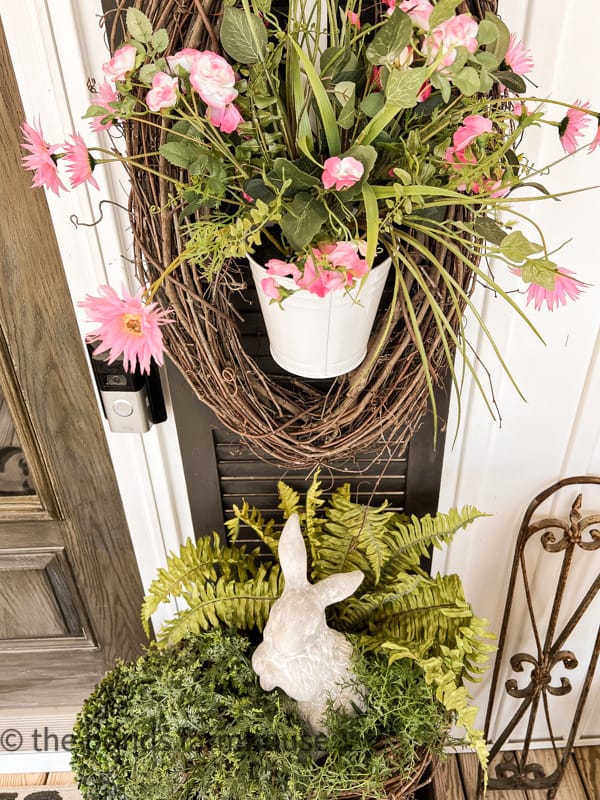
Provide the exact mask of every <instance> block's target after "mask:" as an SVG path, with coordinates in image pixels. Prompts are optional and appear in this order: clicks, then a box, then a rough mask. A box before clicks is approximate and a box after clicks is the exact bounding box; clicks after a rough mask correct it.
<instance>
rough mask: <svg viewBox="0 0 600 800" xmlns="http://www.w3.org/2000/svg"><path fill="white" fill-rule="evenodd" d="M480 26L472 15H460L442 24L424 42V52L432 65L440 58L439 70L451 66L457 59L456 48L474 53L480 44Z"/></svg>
mask: <svg viewBox="0 0 600 800" xmlns="http://www.w3.org/2000/svg"><path fill="white" fill-rule="evenodd" d="M478 30H479V26H478V24H477V22H476V21H475V20H474V19H473V17H471V15H470V14H458V15H457V16H454V17H450V18H449V19H447V20H445V21H444V22H441V23H440V24H439V25H438V26H437V27H435V28H434V29H433V30H432V31H431V32H430V33H429V35H428V36H426V37H425V39H424V40H423V51H424V53H425V54H426V55H427V56H428V59H427V61H428V63H429V64H432V63H433V62H434V61H436V60H437V59H438V57H439V59H440V60H439V64H438V66H437V69H438V70H440V69H443V68H444V67H448V66H450V64H452V63H453V62H454V60H455V59H456V48H457V47H465V48H466V49H467V50H468V51H469V53H474V52H475V51H476V50H477V48H478V46H479V43H478V42H477V32H478Z"/></svg>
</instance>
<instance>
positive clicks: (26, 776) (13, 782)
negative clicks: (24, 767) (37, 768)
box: [0, 772, 47, 787]
mask: <svg viewBox="0 0 600 800" xmlns="http://www.w3.org/2000/svg"><path fill="white" fill-rule="evenodd" d="M46 778H47V773H46V772H28V773H18V772H16V773H15V774H14V775H0V786H2V787H6V786H9V787H13V786H44V785H45V783H46Z"/></svg>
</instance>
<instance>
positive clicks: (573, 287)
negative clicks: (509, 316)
mask: <svg viewBox="0 0 600 800" xmlns="http://www.w3.org/2000/svg"><path fill="white" fill-rule="evenodd" d="M573 274H574V273H573V272H571V270H570V269H563V270H560V271H557V272H556V279H555V282H554V289H545V288H544V287H543V286H539V285H538V284H537V283H530V284H529V288H528V289H527V305H529V303H531V302H532V301H533V303H534V306H535V310H536V311H539V310H540V309H541V307H542V306H543V305H544V302H545V303H546V305H547V306H548V310H549V311H552V310H553V309H554V308H555V307H556V308H558V306H559V305H563V306H564V305H566V304H567V298H568V297H569V298H570V299H571V300H577V298H578V297H579V295H580V294H581V292H582V291H583V286H584V284H583V283H582V282H581V281H580V280H577V278H572V277H571V276H572V275H573Z"/></svg>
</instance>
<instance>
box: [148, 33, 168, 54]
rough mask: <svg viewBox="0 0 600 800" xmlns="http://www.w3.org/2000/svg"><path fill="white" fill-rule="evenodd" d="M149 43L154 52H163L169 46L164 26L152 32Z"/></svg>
mask: <svg viewBox="0 0 600 800" xmlns="http://www.w3.org/2000/svg"><path fill="white" fill-rule="evenodd" d="M151 44H152V47H153V49H154V52H155V53H164V51H165V50H166V49H167V47H168V46H169V34H168V33H167V30H166V28H160V29H159V30H157V31H156V33H154V34H153V36H152V41H151Z"/></svg>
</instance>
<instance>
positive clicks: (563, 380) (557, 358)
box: [434, 0, 600, 743]
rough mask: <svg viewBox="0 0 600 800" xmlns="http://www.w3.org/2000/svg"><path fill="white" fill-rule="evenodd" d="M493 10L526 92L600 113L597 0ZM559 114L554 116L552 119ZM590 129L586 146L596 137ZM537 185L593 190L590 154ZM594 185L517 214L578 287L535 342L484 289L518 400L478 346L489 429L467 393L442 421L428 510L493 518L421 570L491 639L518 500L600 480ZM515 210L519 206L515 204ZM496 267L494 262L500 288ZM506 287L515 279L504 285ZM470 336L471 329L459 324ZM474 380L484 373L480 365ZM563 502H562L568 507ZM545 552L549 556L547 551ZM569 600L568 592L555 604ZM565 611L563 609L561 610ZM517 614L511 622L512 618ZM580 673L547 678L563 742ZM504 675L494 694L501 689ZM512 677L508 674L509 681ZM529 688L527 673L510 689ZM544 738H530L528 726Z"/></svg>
mask: <svg viewBox="0 0 600 800" xmlns="http://www.w3.org/2000/svg"><path fill="white" fill-rule="evenodd" d="M500 13H501V15H502V16H503V18H504V19H505V20H506V22H507V24H508V25H509V27H511V29H512V30H516V31H518V32H519V33H520V34H524V38H525V41H526V44H527V45H528V46H529V47H530V48H531V49H532V51H533V55H534V59H535V64H536V68H535V71H534V73H533V75H532V77H533V79H534V80H535V82H536V84H538V88H537V89H532V94H536V95H537V96H540V97H543V96H550V97H553V98H555V99H562V100H567V101H570V102H573V101H575V100H581V101H583V100H590V101H591V103H592V106H593V107H595V108H598V109H599V110H600V89H599V88H598V84H597V67H596V59H597V47H598V43H597V33H598V31H599V30H600V4H598V3H597V2H596V0H580V1H579V2H578V3H548V2H534V0H530V1H529V2H523V0H501V4H500ZM561 116H562V114H561V112H560V111H557V112H556V116H555V117H553V118H556V119H560V117H561ZM594 126H595V123H592V124H590V126H589V130H590V131H591V134H590V138H591V136H592V135H593V133H594V132H595V127H594ZM530 140H531V141H532V145H531V147H528V148H527V152H528V154H529V156H530V158H531V159H532V160H533V161H534V162H535V163H536V164H538V165H541V164H543V163H547V162H549V161H552V160H555V159H558V158H560V157H561V147H560V145H559V143H558V137H557V136H556V134H555V131H554V130H549V129H548V130H545V131H544V132H543V133H542V134H541V135H536V136H535V137H533V139H532V138H531V137H529V138H528V140H527V141H530ZM542 182H544V183H545V185H546V186H547V187H548V188H549V189H550V190H551V191H555V192H557V191H564V190H566V189H570V188H572V187H575V186H589V185H592V184H595V185H600V153H599V152H595V153H592V154H588V153H587V151H586V152H584V153H581V154H579V155H578V156H577V157H576V158H574V159H569V161H568V162H567V163H566V164H565V163H563V164H559V165H558V166H557V167H556V169H554V170H553V171H552V174H551V175H550V176H546V177H544V178H542ZM598 208H600V190H597V191H596V192H590V193H584V194H579V195H575V196H571V197H568V198H564V199H562V200H561V201H560V202H554V201H552V200H548V201H544V202H539V203H535V204H529V209H528V213H529V214H530V216H533V217H534V218H535V219H536V221H537V222H539V223H540V224H541V226H542V229H543V231H544V232H545V234H546V237H547V242H548V247H549V249H551V250H552V249H554V248H557V247H559V246H560V245H561V244H562V243H563V242H565V241H566V240H568V239H571V238H572V239H573V241H571V242H570V243H569V244H567V245H566V246H565V247H564V248H563V249H562V250H561V251H560V252H559V253H557V254H556V257H555V258H556V260H557V261H558V262H559V264H560V265H561V266H563V267H566V268H568V269H572V270H574V271H575V272H576V273H577V275H578V276H579V277H580V279H581V280H583V281H585V282H587V283H589V284H590V286H589V288H588V289H587V290H586V292H585V294H584V295H583V296H582V297H581V298H580V299H579V300H578V301H577V302H576V303H571V304H570V305H569V306H568V307H565V308H560V309H558V310H555V311H554V312H552V313H549V312H548V311H543V312H535V311H531V316H532V318H533V319H534V322H535V324H536V326H537V328H538V330H539V332H540V333H541V335H542V336H543V338H544V340H545V342H546V346H545V347H544V346H543V345H542V344H540V342H539V341H537V340H536V338H535V337H534V336H533V335H531V334H530V333H529V332H528V331H527V329H526V327H525V326H524V324H523V323H522V321H520V320H519V319H518V318H517V316H516V315H515V314H513V313H510V312H508V311H507V309H506V308H505V307H504V304H503V303H502V301H500V300H498V299H496V298H494V297H492V296H491V295H490V294H489V293H488V294H487V295H486V296H482V295H483V294H485V293H483V292H481V293H480V302H481V304H482V306H483V309H484V314H485V318H486V320H487V321H488V323H489V325H490V327H491V328H492V330H493V331H494V335H495V338H496V341H497V342H498V344H499V345H500V347H501V350H502V352H503V354H504V355H505V357H506V361H507V363H508V365H509V367H510V369H511V372H512V374H513V375H514V377H515V379H516V380H517V382H518V384H519V387H520V388H521V390H522V391H523V393H524V395H525V397H526V399H527V402H526V403H524V402H522V401H521V400H520V398H519V397H518V396H517V395H516V393H515V391H514V389H513V388H512V386H511V385H510V382H509V380H508V379H507V377H506V376H505V375H503V374H502V373H501V370H500V368H499V367H498V366H497V364H496V363H494V359H493V356H492V355H490V353H489V348H486V347H485V345H484V343H480V347H481V352H482V353H483V354H484V363H485V364H486V366H487V367H488V369H489V370H490V371H491V372H492V379H493V385H494V388H495V397H496V400H497V403H498V407H499V410H500V413H501V417H502V423H501V425H499V424H498V423H494V422H493V421H492V420H491V419H490V417H489V415H488V414H487V412H486V410H485V408H484V407H483V403H482V401H481V399H480V398H479V397H478V396H477V394H476V392H475V391H474V390H473V389H472V388H471V390H470V391H469V392H468V393H466V394H465V399H464V403H463V409H462V426H461V428H460V430H459V434H458V439H457V441H456V443H455V444H454V446H452V438H453V432H454V428H455V424H456V404H455V403H454V406H453V412H452V414H453V418H452V419H451V420H450V424H449V432H450V436H449V440H448V444H447V449H446V453H445V457H444V470H443V476H442V490H441V497H440V508H441V509H445V508H447V507H450V506H452V505H455V504H462V503H473V504H475V505H477V506H479V508H481V509H482V510H485V511H487V512H489V513H491V514H493V515H494V516H493V517H492V518H490V519H485V520H481V521H480V522H478V523H477V524H476V525H475V526H473V528H472V530H471V531H469V532H468V533H464V534H461V535H460V536H459V537H458V538H457V540H456V542H455V543H454V544H453V545H452V547H450V548H449V549H448V550H447V551H446V552H444V553H441V554H438V555H436V558H435V561H434V567H435V568H436V569H440V570H444V571H445V570H448V571H456V572H458V573H460V575H461V577H462V578H463V581H464V583H465V587H466V592H467V596H468V597H469V599H471V600H472V602H473V604H474V606H475V609H476V611H477V613H479V614H481V615H482V616H485V617H487V618H488V619H489V620H490V623H491V627H492V629H493V630H494V631H496V632H498V631H499V629H500V623H501V614H502V608H503V605H504V599H505V595H506V587H507V583H508V575H509V571H510V566H511V562H512V556H513V549H514V544H515V540H516V535H517V532H518V529H519V525H520V521H521V518H522V516H523V514H524V512H525V509H526V507H527V506H528V504H529V502H530V500H531V499H532V498H533V497H534V496H535V495H536V494H538V493H539V492H540V491H542V490H543V489H544V488H546V487H547V486H549V485H550V484H552V483H554V482H555V481H556V480H558V479H560V478H563V477H567V476H571V475H576V474H580V475H581V474H583V475H585V474H600V413H599V402H598V398H599V397H600V335H599V320H600V313H599V312H600V290H599V288H598V284H600V263H599V261H600V259H599V245H598V222H597V219H598V212H597V209H598ZM521 209H522V207H521V208H520V210H521ZM503 271H505V268H504V267H503V266H502V265H497V266H496V272H497V277H498V278H499V279H500V283H502V282H503V281H502V278H503V277H504V276H503ZM513 285H514V286H515V288H518V282H517V283H515V284H513ZM469 327H470V328H471V329H473V328H474V323H471V324H470V326H469ZM481 375H482V380H483V381H484V382H485V380H486V379H487V376H486V374H485V372H484V371H483V370H482V371H481ZM575 494H576V491H571V492H570V496H569V499H566V498H565V499H564V501H563V502H562V504H561V506H562V510H563V511H564V510H565V508H567V510H568V504H569V502H570V501H571V500H572V499H573V498H574V496H575ZM584 504H585V506H586V508H587V510H588V511H594V510H595V511H600V493H598V492H596V493H594V492H593V491H590V490H587V489H586V490H585V491H584ZM583 556H584V558H583V559H582V560H581V561H582V563H581V564H579V565H577V567H576V569H577V570H578V572H577V573H576V576H577V578H578V581H576V583H579V585H580V586H583V583H584V581H587V582H588V584H589V583H590V582H591V580H592V578H593V576H595V575H597V574H598V569H599V562H600V552H597V553H584V554H583ZM554 558H556V557H554ZM555 565H556V561H555V563H554V564H550V563H549V561H548V559H547V558H546V559H540V561H539V564H538V570H537V572H536V574H535V578H534V585H535V587H536V595H535V599H536V604H537V606H538V607H540V608H545V609H546V610H547V609H548V603H549V601H550V599H551V596H552V594H553V591H554V585H555V575H556V573H555V569H556V566H555ZM577 600H578V598H577V597H576V592H572V593H571V594H570V596H569V598H568V604H569V605H571V606H574V604H576V602H577ZM515 603H516V606H515V609H516V611H517V612H519V611H521V612H522V613H521V619H523V620H525V617H524V605H523V598H522V596H521V594H518V596H517V597H516V598H515ZM599 611H600V603H599V602H598V601H597V602H596V604H595V605H594V607H592V608H590V609H589V611H588V612H587V614H586V617H585V619H584V626H583V627H582V628H581V629H580V630H578V632H577V634H576V635H575V636H574V637H573V639H572V640H570V642H569V645H568V646H569V647H572V649H573V650H574V651H575V653H576V654H577V655H578V656H580V662H581V663H583V662H586V656H589V652H590V648H591V646H592V643H593V641H594V638H595V635H596V632H597V629H598V619H599ZM565 613H566V611H565ZM518 619H519V613H517V614H516V615H515V619H514V622H513V625H515V622H517V620H518ZM528 636H529V633H528V631H527V628H526V626H525V624H524V625H523V626H522V627H521V629H520V630H519V626H518V624H517V625H515V627H514V628H513V631H512V636H511V639H510V641H509V643H508V652H509V653H513V652H516V651H517V650H519V649H520V648H522V647H524V648H525V649H527V648H529V649H528V652H532V650H531V644H530V643H529V644H528V641H529V642H530V639H528ZM581 672H582V669H581V668H579V669H578V670H575V671H573V672H569V673H567V672H565V671H564V670H563V671H562V672H561V670H560V669H558V670H556V675H557V676H558V677H560V676H561V675H563V674H564V675H568V677H569V678H570V679H571V681H572V683H573V684H574V691H573V693H572V694H571V695H569V697H568V699H565V698H556V699H555V700H553V701H552V704H553V707H554V709H555V710H554V711H553V714H554V713H556V714H559V715H560V714H561V711H560V709H561V708H564V709H565V712H564V714H562V715H561V716H560V717H559V718H560V721H559V722H558V723H557V725H556V729H557V731H556V732H557V733H558V734H559V735H565V734H566V733H567V729H568V721H569V719H570V715H571V712H572V708H573V703H574V698H576V697H577V694H578V687H579V685H580V683H581V680H582V676H581ZM506 677H507V675H504V676H503V677H502V678H501V680H500V686H501V687H502V686H503V685H504V680H505V678H506ZM516 677H518V676H516ZM527 682H528V670H527V669H526V670H525V672H524V674H523V677H522V678H521V680H520V682H519V685H520V686H525V685H526V684H527ZM487 685H488V681H486V682H484V683H483V684H482V685H481V686H479V687H477V689H476V691H475V695H476V700H477V701H478V703H479V704H480V705H481V706H485V704H486V702H487V697H486V692H487ZM514 710H515V705H514V701H508V700H507V701H505V702H504V703H503V704H502V707H501V713H500V715H499V717H498V719H497V722H496V725H495V730H496V731H498V730H499V729H500V726H503V724H505V722H506V721H507V720H508V719H509V718H510V716H511V715H512V713H514ZM536 733H537V735H538V736H539V737H540V738H544V734H543V732H542V730H541V729H540V730H538V731H536ZM580 740H581V741H582V742H583V741H584V740H585V741H586V742H587V743H591V742H600V675H598V676H597V677H596V679H595V682H594V685H593V688H592V693H591V696H590V699H589V702H588V704H587V708H586V712H585V715H584V718H583V721H582V725H581V728H580Z"/></svg>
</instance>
